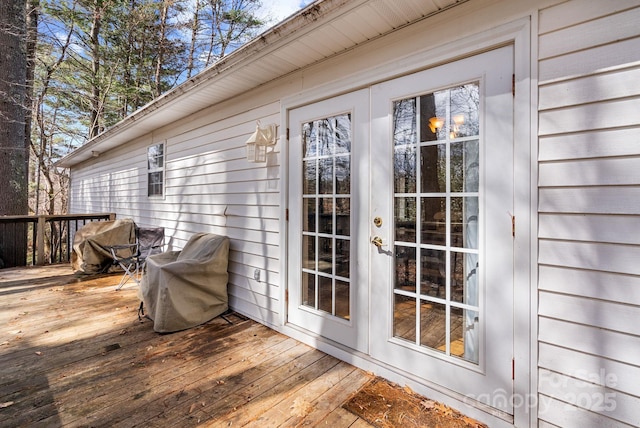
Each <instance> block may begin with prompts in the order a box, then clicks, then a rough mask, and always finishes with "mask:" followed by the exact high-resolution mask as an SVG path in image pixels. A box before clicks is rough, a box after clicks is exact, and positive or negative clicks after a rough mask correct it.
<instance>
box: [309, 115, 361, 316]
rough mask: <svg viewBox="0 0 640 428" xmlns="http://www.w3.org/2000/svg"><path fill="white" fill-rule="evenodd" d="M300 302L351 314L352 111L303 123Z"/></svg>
mask: <svg viewBox="0 0 640 428" xmlns="http://www.w3.org/2000/svg"><path fill="white" fill-rule="evenodd" d="M301 135H302V163H303V165H302V169H303V172H302V180H303V183H302V188H303V192H302V193H303V194H302V199H303V203H302V207H303V216H302V218H303V220H302V272H301V274H302V277H301V280H302V281H301V289H300V292H301V293H300V296H301V302H300V304H301V306H302V307H303V308H306V309H310V310H314V311H319V312H320V313H324V314H328V315H331V316H334V317H337V318H340V319H344V320H349V319H350V317H351V280H350V276H351V275H350V269H351V257H350V253H351V235H350V234H351V217H352V216H351V142H352V141H351V114H350V113H345V114H339V115H335V116H331V117H327V118H323V119H318V120H313V121H310V122H305V123H304V124H303V125H302V133H301Z"/></svg>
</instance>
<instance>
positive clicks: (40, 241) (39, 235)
mask: <svg viewBox="0 0 640 428" xmlns="http://www.w3.org/2000/svg"><path fill="white" fill-rule="evenodd" d="M46 224H47V222H46V217H45V216H43V215H39V216H38V226H37V227H38V229H37V231H36V265H38V266H43V265H44V252H45V251H44V227H45V225H46Z"/></svg>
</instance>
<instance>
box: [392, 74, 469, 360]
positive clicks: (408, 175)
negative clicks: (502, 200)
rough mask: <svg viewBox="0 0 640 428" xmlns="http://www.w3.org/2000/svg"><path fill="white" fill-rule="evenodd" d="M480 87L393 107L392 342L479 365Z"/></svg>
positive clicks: (431, 95)
mask: <svg viewBox="0 0 640 428" xmlns="http://www.w3.org/2000/svg"><path fill="white" fill-rule="evenodd" d="M479 94H480V92H479V84H478V83H477V82H474V83H469V84H464V85H459V86H455V87H451V88H447V89H444V90H441V91H436V92H432V93H427V94H423V95H420V96H417V97H412V98H407V99H403V100H399V101H395V102H394V106H393V107H394V108H393V119H394V122H393V144H394V178H395V185H394V222H395V230H394V234H395V237H394V246H395V251H394V257H395V263H394V266H395V275H394V278H395V284H394V295H395V305H394V336H395V337H397V338H400V339H402V340H406V341H409V342H411V343H413V344H415V345H416V346H418V347H423V348H428V349H430V350H432V351H437V352H436V353H442V354H443V355H445V356H453V357H458V358H462V359H464V360H466V361H469V362H472V363H475V364H477V363H478V361H479V353H478V347H479V329H480V326H479V317H480V316H481V314H480V310H479V293H480V290H479V287H480V284H479V283H478V279H477V278H478V266H479V265H478V257H479V250H478V248H480V247H479V245H478V221H479V218H478V217H479V213H480V210H479V201H480V197H481V195H480V193H479V177H480V175H479V173H480V171H479V164H480V144H479V135H480V130H479V123H480V118H479V103H480V99H479Z"/></svg>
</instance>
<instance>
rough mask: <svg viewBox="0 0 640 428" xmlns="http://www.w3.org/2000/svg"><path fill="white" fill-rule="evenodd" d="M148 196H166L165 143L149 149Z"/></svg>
mask: <svg viewBox="0 0 640 428" xmlns="http://www.w3.org/2000/svg"><path fill="white" fill-rule="evenodd" d="M147 180H148V184H147V196H164V143H161V144H155V145H153V146H150V147H149V148H148V149H147Z"/></svg>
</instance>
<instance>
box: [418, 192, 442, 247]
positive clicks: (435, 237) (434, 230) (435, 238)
mask: <svg viewBox="0 0 640 428" xmlns="http://www.w3.org/2000/svg"><path fill="white" fill-rule="evenodd" d="M420 205H421V207H422V210H421V213H420V227H421V231H422V243H423V244H431V245H447V242H446V238H447V235H446V233H447V217H446V215H447V198H445V197H431V198H421V200H420Z"/></svg>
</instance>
